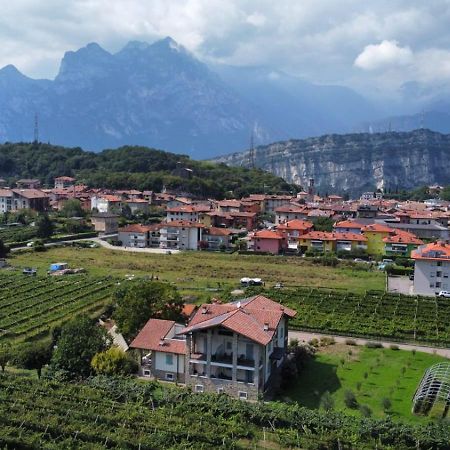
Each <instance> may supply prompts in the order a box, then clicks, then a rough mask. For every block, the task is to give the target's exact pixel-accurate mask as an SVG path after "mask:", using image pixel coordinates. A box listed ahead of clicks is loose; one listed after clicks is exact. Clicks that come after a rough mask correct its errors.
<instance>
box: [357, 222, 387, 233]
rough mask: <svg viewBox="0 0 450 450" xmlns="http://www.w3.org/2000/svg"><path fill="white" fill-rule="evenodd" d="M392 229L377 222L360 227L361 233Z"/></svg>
mask: <svg viewBox="0 0 450 450" xmlns="http://www.w3.org/2000/svg"><path fill="white" fill-rule="evenodd" d="M393 231H394V230H393V229H392V228H389V227H387V226H385V225H381V224H379V223H373V224H371V225H366V226H365V227H363V228H362V232H363V233H392V232H393Z"/></svg>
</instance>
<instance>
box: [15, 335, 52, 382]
mask: <svg viewBox="0 0 450 450" xmlns="http://www.w3.org/2000/svg"><path fill="white" fill-rule="evenodd" d="M51 356H52V349H51V347H50V345H49V344H48V343H47V342H37V343H30V344H24V345H23V346H22V347H21V348H20V349H19V351H18V353H17V356H16V358H15V360H16V364H17V365H18V366H19V367H23V368H24V369H28V370H33V369H35V370H36V371H37V374H38V378H41V374H42V368H43V367H44V366H45V365H46V364H48V363H49V362H50V359H51Z"/></svg>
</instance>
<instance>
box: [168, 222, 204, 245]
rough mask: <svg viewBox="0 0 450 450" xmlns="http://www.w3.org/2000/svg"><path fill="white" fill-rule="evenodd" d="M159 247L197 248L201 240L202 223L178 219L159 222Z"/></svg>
mask: <svg viewBox="0 0 450 450" xmlns="http://www.w3.org/2000/svg"><path fill="white" fill-rule="evenodd" d="M160 226H161V228H160V247H161V248H165V249H169V250H170V249H176V250H198V249H199V243H200V241H202V240H203V228H204V227H205V226H204V225H203V224H201V223H199V222H192V221H188V220H178V221H172V222H166V223H162V224H160Z"/></svg>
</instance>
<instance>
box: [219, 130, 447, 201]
mask: <svg viewBox="0 0 450 450" xmlns="http://www.w3.org/2000/svg"><path fill="white" fill-rule="evenodd" d="M215 161H218V162H224V163H226V164H230V165H234V166H241V165H242V166H245V167H248V166H250V164H251V157H250V153H249V152H248V151H246V152H243V153H234V154H232V155H228V156H224V157H221V158H216V159H215ZM254 161H255V164H256V166H257V167H259V168H262V169H265V170H268V171H270V172H272V173H274V174H275V175H277V176H280V177H283V178H284V179H285V180H286V181H288V182H290V183H296V184H299V185H303V186H306V185H307V183H308V180H309V178H314V179H315V184H316V186H317V187H318V189H319V190H320V191H321V192H340V193H345V192H347V193H350V194H354V195H358V194H360V193H361V192H362V191H364V190H373V189H376V188H380V189H382V188H384V189H396V188H404V189H412V188H415V187H417V186H422V185H429V184H433V183H439V184H449V183H450V135H443V134H440V133H436V132H432V131H430V130H416V131H412V132H407V133H397V132H391V133H376V134H368V133H361V134H348V135H327V136H322V137H318V138H310V139H304V140H290V141H285V142H277V143H274V144H270V145H267V146H260V147H257V148H256V149H255V157H254Z"/></svg>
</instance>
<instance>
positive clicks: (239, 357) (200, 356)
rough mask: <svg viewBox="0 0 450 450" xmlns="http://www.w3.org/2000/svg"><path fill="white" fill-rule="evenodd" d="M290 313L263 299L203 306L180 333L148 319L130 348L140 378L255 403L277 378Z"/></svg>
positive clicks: (170, 325) (172, 325) (173, 326)
mask: <svg viewBox="0 0 450 450" xmlns="http://www.w3.org/2000/svg"><path fill="white" fill-rule="evenodd" d="M295 314H296V312H295V311H294V310H292V309H290V308H286V307H284V306H283V305H281V304H279V303H276V302H274V301H273V300H270V299H269V298H267V297H264V296H262V295H257V296H254V297H250V298H247V299H244V300H241V301H237V302H232V303H227V304H218V303H213V304H205V305H202V306H201V307H200V308H199V309H198V310H197V312H196V313H195V314H194V316H193V317H192V318H191V320H190V322H189V324H188V325H187V326H186V327H183V328H181V326H180V325H178V324H175V322H171V321H162V320H155V319H151V320H150V321H149V322H148V323H147V324H146V325H145V327H144V328H143V329H142V331H141V332H140V333H139V335H138V336H137V337H136V339H135V340H134V341H133V342H132V344H131V348H135V349H139V350H140V354H141V359H140V363H141V373H142V374H143V375H147V376H152V377H154V378H157V379H164V380H174V381H175V380H177V381H179V382H184V383H185V384H186V385H187V386H190V387H191V388H192V390H193V391H194V392H215V393H227V394H229V395H231V396H233V397H237V398H239V399H242V400H257V399H258V398H259V396H261V395H264V393H266V392H267V391H269V390H270V388H271V387H272V386H273V383H274V381H275V380H276V379H277V378H278V376H279V372H280V368H281V366H282V365H283V363H284V360H285V357H286V351H287V345H288V320H289V318H291V317H294V316H295ZM177 327H178V328H177ZM183 339H185V340H183ZM183 352H184V353H183ZM144 353H145V355H144ZM182 353H183V354H184V356H183V358H181V356H180V355H181V354H182ZM175 354H176V355H178V356H176V357H175V356H171V355H175ZM182 359H183V364H181V360H182Z"/></svg>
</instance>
